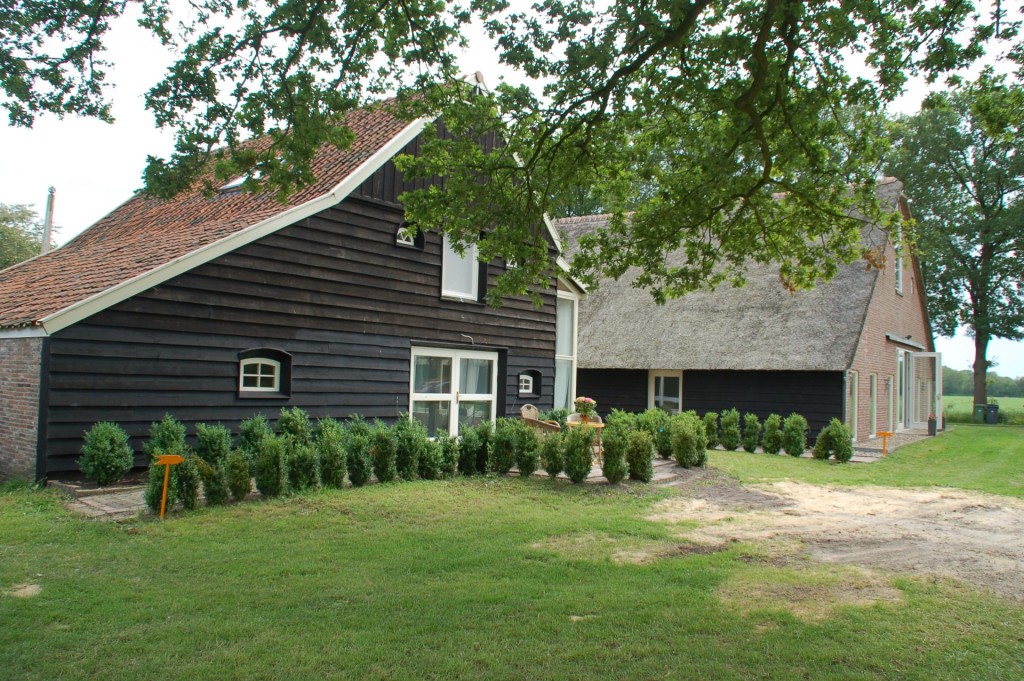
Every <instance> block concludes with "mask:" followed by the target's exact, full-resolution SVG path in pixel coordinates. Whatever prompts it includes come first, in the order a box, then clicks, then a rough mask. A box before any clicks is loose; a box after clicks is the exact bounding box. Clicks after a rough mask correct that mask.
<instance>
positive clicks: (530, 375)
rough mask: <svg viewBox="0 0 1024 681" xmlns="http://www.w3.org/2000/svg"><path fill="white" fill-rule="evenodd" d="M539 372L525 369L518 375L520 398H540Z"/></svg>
mask: <svg viewBox="0 0 1024 681" xmlns="http://www.w3.org/2000/svg"><path fill="white" fill-rule="evenodd" d="M540 383H541V378H540V372H539V371H536V370H534V369H527V370H526V371H521V372H520V373H519V395H520V397H540Z"/></svg>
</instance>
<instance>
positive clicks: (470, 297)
mask: <svg viewBox="0 0 1024 681" xmlns="http://www.w3.org/2000/svg"><path fill="white" fill-rule="evenodd" d="M443 241H444V246H443V251H442V252H443V255H442V258H443V260H442V264H441V297H442V298H453V299H455V300H465V301H476V300H479V299H480V263H479V262H478V261H477V259H476V244H470V245H468V246H466V250H465V253H464V254H462V255H459V253H458V251H456V250H455V248H454V247H453V246H452V244H451V242H450V241H449V240H448V235H447V234H446V235H444V239H443Z"/></svg>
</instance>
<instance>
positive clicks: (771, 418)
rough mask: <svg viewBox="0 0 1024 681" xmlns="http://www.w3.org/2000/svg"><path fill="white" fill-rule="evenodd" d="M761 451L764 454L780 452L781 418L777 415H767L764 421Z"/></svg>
mask: <svg viewBox="0 0 1024 681" xmlns="http://www.w3.org/2000/svg"><path fill="white" fill-rule="evenodd" d="M761 449H763V450H764V453H765V454H778V453H779V452H780V451H782V417H781V416H779V415H778V414H769V415H768V418H766V419H765V420H764V433H763V434H762V435H761Z"/></svg>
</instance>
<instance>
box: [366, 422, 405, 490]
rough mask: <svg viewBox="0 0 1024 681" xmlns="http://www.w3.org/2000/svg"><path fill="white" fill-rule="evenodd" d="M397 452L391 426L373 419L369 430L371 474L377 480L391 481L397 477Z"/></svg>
mask: <svg viewBox="0 0 1024 681" xmlns="http://www.w3.org/2000/svg"><path fill="white" fill-rule="evenodd" d="M397 454H398V448H397V447H396V446H395V434H394V432H393V431H392V429H391V427H390V426H388V424H386V423H384V422H383V421H381V420H379V419H375V420H374V422H373V428H372V429H371V431H370V460H371V461H373V474H374V475H375V476H376V477H377V482H392V481H393V480H394V479H395V478H397V477H398V466H397V459H396V457H397Z"/></svg>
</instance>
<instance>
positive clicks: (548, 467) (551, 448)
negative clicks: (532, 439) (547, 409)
mask: <svg viewBox="0 0 1024 681" xmlns="http://www.w3.org/2000/svg"><path fill="white" fill-rule="evenodd" d="M540 465H541V468H543V469H544V472H545V473H547V474H548V476H550V477H551V478H552V479H554V478H556V477H558V474H559V473H561V472H562V471H563V470H565V458H564V456H563V453H562V433H561V432H558V433H555V432H549V433H544V435H542V436H541V438H540Z"/></svg>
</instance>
